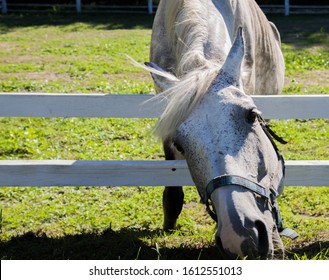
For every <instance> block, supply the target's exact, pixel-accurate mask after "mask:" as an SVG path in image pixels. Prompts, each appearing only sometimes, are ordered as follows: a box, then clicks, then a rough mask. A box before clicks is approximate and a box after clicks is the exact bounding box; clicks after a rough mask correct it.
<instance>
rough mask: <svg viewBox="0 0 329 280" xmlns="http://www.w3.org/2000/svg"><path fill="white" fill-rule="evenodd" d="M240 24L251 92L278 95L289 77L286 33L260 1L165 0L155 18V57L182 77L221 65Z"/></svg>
mask: <svg viewBox="0 0 329 280" xmlns="http://www.w3.org/2000/svg"><path fill="white" fill-rule="evenodd" d="M239 26H242V27H243V35H244V38H245V40H244V41H245V50H246V52H245V56H244V61H243V65H242V81H243V87H244V91H245V92H246V93H247V94H277V93H280V92H281V90H282V87H283V82H284V62H283V57H282V53H281V50H280V36H279V34H278V32H277V30H276V28H275V27H274V26H273V25H272V24H271V23H270V22H269V21H268V20H267V18H266V17H265V15H264V14H263V12H262V11H261V10H260V8H259V7H258V5H257V4H256V3H255V1H254V0H247V1H232V0H231V1H230V0H213V1H211V0H203V1H201V0H162V1H160V4H159V7H158V10H157V14H156V17H155V20H154V25H153V32H152V44H151V61H152V62H154V63H156V64H158V65H159V66H160V67H162V68H163V69H165V70H166V71H169V72H171V73H174V74H175V75H177V76H178V77H180V76H183V75H185V74H186V73H188V72H190V71H193V70H195V69H200V68H202V67H220V66H221V65H222V64H223V63H224V61H225V59H226V56H227V54H228V52H229V49H230V47H231V45H232V42H233V40H234V37H235V34H236V32H237V29H238V28H239Z"/></svg>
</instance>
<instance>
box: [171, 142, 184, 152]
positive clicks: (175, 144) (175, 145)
mask: <svg viewBox="0 0 329 280" xmlns="http://www.w3.org/2000/svg"><path fill="white" fill-rule="evenodd" d="M173 145H174V147H175V148H176V150H177V151H178V152H180V153H181V154H184V149H183V148H182V146H181V145H179V144H178V143H177V142H173Z"/></svg>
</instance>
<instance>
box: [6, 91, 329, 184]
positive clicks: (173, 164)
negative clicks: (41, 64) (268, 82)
mask: <svg viewBox="0 0 329 280" xmlns="http://www.w3.org/2000/svg"><path fill="white" fill-rule="evenodd" d="M153 97H154V95H152V94H144V95H142V94H141V95H133V94H48V93H0V117H64V118H66V117H104V118H156V117H158V116H159V114H160V113H161V111H162V110H163V106H164V104H162V103H161V102H159V100H158V99H154V98H153ZM253 99H254V101H255V103H256V105H257V107H258V109H260V110H261V111H263V116H264V118H268V119H311V118H329V110H328V108H329V95H298V96H296V95H293V96H289V95H281V96H253ZM286 166H287V170H286V180H285V184H286V185H289V186H329V161H328V160H311V161H297V160H296V161H287V162H286ZM160 185H193V181H192V179H191V176H190V174H189V171H188V168H187V165H186V162H185V161H179V160H177V161H176V160H174V161H164V160H162V161H156V160H153V161H88V160H86V161H84V160H78V161H72V160H40V161H38V160H0V186H160Z"/></svg>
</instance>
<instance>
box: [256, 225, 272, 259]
mask: <svg viewBox="0 0 329 280" xmlns="http://www.w3.org/2000/svg"><path fill="white" fill-rule="evenodd" d="M255 227H256V229H257V231H258V254H259V257H260V258H261V259H265V258H266V257H267V255H268V253H269V240H268V232H267V229H266V226H265V224H264V223H263V222H262V221H259V220H258V221H256V222H255Z"/></svg>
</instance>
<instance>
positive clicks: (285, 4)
mask: <svg viewBox="0 0 329 280" xmlns="http://www.w3.org/2000/svg"><path fill="white" fill-rule="evenodd" d="M289 10H290V4H289V0H284V15H285V16H289Z"/></svg>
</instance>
